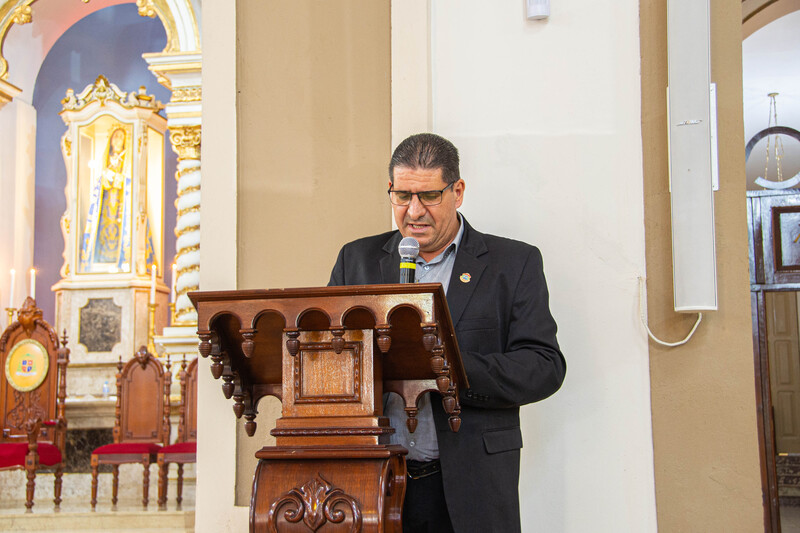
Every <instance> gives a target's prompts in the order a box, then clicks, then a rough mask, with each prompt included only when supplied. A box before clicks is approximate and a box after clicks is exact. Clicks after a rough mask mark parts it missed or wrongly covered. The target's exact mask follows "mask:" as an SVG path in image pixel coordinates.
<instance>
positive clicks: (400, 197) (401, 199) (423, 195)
mask: <svg viewBox="0 0 800 533" xmlns="http://www.w3.org/2000/svg"><path fill="white" fill-rule="evenodd" d="M455 183H456V182H453V183H451V184H450V185H448V186H447V187H445V188H444V189H442V190H440V191H420V192H410V191H394V190H392V188H391V187H390V188H389V190H388V191H387V192H388V193H389V201H391V202H392V203H393V204H394V205H409V204H410V203H411V199H412V198H413V197H414V195H416V196H417V198H419V203H421V204H422V205H424V206H431V205H439V204H440V203H442V194H443V193H444V191H446V190H447V189H449V188H450V187H452V186H453V185H455Z"/></svg>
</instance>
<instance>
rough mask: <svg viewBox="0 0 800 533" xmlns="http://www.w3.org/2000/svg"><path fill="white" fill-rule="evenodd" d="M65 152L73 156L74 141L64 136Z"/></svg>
mask: <svg viewBox="0 0 800 533" xmlns="http://www.w3.org/2000/svg"><path fill="white" fill-rule="evenodd" d="M64 153H65V154H67V157H71V156H72V141H71V140H70V139H67V138H66V137H64Z"/></svg>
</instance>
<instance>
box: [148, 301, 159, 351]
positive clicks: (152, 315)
mask: <svg viewBox="0 0 800 533" xmlns="http://www.w3.org/2000/svg"><path fill="white" fill-rule="evenodd" d="M156 307H158V305H156V304H154V303H151V304H149V305H148V306H147V311H148V313H147V314H148V316H147V319H148V320H147V351H148V352H150V353H151V354H153V355H156V343H155V340H154V339H155V336H156Z"/></svg>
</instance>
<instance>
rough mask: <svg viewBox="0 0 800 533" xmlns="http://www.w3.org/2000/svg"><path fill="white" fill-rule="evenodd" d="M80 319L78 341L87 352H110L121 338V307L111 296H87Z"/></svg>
mask: <svg viewBox="0 0 800 533" xmlns="http://www.w3.org/2000/svg"><path fill="white" fill-rule="evenodd" d="M80 320H81V321H80V326H79V331H80V337H79V339H78V342H80V343H81V344H83V345H84V346H86V350H87V351H88V352H110V351H111V349H112V348H113V347H114V345H115V344H117V343H118V342H120V341H121V340H122V336H121V331H122V307H120V306H118V305H116V304H115V303H114V299H113V298H89V301H88V302H87V303H86V305H85V306H83V307H82V308H81V318H80Z"/></svg>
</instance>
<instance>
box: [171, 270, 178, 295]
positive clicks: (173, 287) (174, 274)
mask: <svg viewBox="0 0 800 533" xmlns="http://www.w3.org/2000/svg"><path fill="white" fill-rule="evenodd" d="M177 278H178V265H176V264H175V263H172V290H171V293H172V294H171V295H170V298H172V303H175V297H176V293H175V282H176V280H177Z"/></svg>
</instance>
